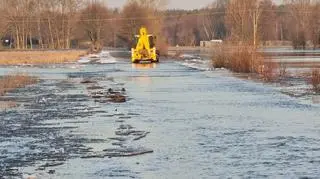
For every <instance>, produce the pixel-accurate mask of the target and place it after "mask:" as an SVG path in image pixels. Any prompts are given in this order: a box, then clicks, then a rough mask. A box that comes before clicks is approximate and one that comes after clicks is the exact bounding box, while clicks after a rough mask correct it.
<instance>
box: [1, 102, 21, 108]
mask: <svg viewBox="0 0 320 179" xmlns="http://www.w3.org/2000/svg"><path fill="white" fill-rule="evenodd" d="M14 107H17V104H16V103H15V102H13V101H0V110H3V109H9V108H14Z"/></svg>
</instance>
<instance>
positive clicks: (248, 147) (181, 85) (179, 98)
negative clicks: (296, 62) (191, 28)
mask: <svg viewBox="0 0 320 179" xmlns="http://www.w3.org/2000/svg"><path fill="white" fill-rule="evenodd" d="M13 70H14V69H12V68H1V69H0V72H1V74H2V73H6V72H8V71H13ZM21 70H22V71H26V72H29V73H32V74H33V75H38V76H41V78H42V81H41V82H40V84H38V85H35V86H30V87H29V88H27V89H21V90H19V91H18V93H12V94H9V97H6V100H15V101H18V102H19V104H21V106H20V107H19V108H17V109H14V110H8V111H1V112H0V174H1V175H2V176H3V177H4V178H10V177H12V178H20V177H21V176H28V175H35V176H38V178H48V177H51V178H66V179H67V178H229V177H230V178H300V177H309V178H319V177H320V167H319V166H320V106H319V105H316V104H312V103H311V102H309V101H306V100H302V99H297V98H292V97H289V96H287V95H284V94H281V93H280V92H279V90H278V89H276V88H274V87H272V86H271V85H265V84H262V83H256V82H251V81H247V80H242V79H239V78H235V77H232V76H231V75H229V74H228V73H227V72H225V71H219V70H217V71H205V70H198V69H195V68H190V67H187V66H185V64H184V63H178V62H172V61H166V62H162V63H160V64H157V65H131V64H130V63H128V62H125V61H121V60H120V61H119V62H118V63H116V64H105V65H102V64H101V65H98V64H96V65H95V64H89V65H67V66H61V67H59V66H56V67H54V68H52V67H51V68H48V67H45V68H40V67H39V68H38V67H26V68H23V69H21ZM84 79H86V80H91V82H93V84H84V83H81V81H83V80H84ZM89 86H90V87H92V86H99V87H101V89H100V88H99V90H100V91H101V90H107V89H109V88H112V89H122V88H125V90H126V91H125V95H126V96H127V102H126V103H109V102H108V103H104V102H101V101H97V100H96V99H94V98H93V97H92V94H93V91H94V90H92V88H89V89H88V87H89ZM99 90H98V91H99ZM120 154H121V155H120ZM126 154H143V155H136V156H131V157H128V156H123V155H126ZM0 178H1V177H0Z"/></svg>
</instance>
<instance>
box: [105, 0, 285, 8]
mask: <svg viewBox="0 0 320 179" xmlns="http://www.w3.org/2000/svg"><path fill="white" fill-rule="evenodd" d="M213 1H214V0H168V2H169V4H168V8H170V9H198V8H202V7H205V6H207V5H208V4H210V3H211V2H213ZM274 1H275V2H277V3H279V2H281V1H282V0H274ZM125 2H126V0H107V4H108V6H109V7H121V6H122V5H123V4H125Z"/></svg>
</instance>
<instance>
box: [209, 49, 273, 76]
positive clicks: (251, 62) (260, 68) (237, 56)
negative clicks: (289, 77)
mask: <svg viewBox="0 0 320 179" xmlns="http://www.w3.org/2000/svg"><path fill="white" fill-rule="evenodd" d="M212 64H213V67H214V68H226V69H229V70H230V71H232V72H236V73H256V74H258V75H259V76H261V78H262V79H263V80H265V81H272V80H274V79H275V78H276V75H275V74H276V71H275V70H276V69H277V68H278V67H277V64H275V63H273V62H271V61H270V62H269V61H266V60H265V59H264V57H263V56H262V55H261V53H258V52H257V51H256V50H255V49H254V48H253V46H250V45H241V46H228V45H222V46H218V47H215V50H214V53H213V56H212Z"/></svg>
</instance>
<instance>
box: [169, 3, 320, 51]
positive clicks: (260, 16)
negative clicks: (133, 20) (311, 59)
mask: <svg viewBox="0 0 320 179" xmlns="http://www.w3.org/2000/svg"><path fill="white" fill-rule="evenodd" d="M167 13H168V14H169V15H168V17H166V20H167V21H166V23H165V26H166V35H169V36H168V38H169V43H170V44H171V45H176V44H179V45H197V44H199V41H200V40H211V39H228V40H230V41H232V42H236V43H246V44H248V43H249V44H252V45H254V46H257V45H259V44H261V43H263V42H266V41H292V42H293V45H294V47H296V48H298V47H301V48H305V47H306V45H307V43H308V42H309V45H312V46H313V47H317V46H318V45H319V43H320V20H319V19H320V1H319V0H286V1H285V2H284V4H281V5H276V4H274V2H273V1H272V0H216V1H215V2H214V3H212V4H211V5H209V6H208V7H207V8H204V9H200V10H193V11H174V10H173V11H167ZM172 16H174V17H175V18H172Z"/></svg>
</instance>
